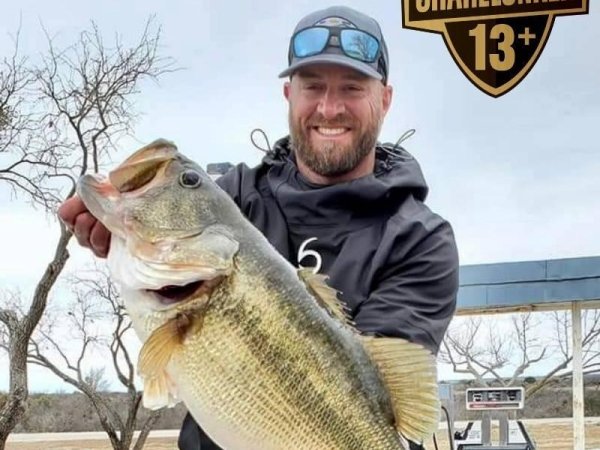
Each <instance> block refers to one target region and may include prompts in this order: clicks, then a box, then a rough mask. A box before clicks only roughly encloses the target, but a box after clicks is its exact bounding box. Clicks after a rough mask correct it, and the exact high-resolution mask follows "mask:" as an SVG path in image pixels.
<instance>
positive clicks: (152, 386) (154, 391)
mask: <svg viewBox="0 0 600 450" xmlns="http://www.w3.org/2000/svg"><path fill="white" fill-rule="evenodd" d="M142 399H143V404H144V407H145V408H148V409H151V410H156V409H160V408H164V407H165V406H167V407H169V408H170V407H172V406H175V405H176V404H177V403H178V402H179V400H177V394H176V388H175V385H174V384H173V382H172V380H171V378H170V377H169V375H168V374H167V373H166V372H164V371H163V372H162V373H160V374H158V375H156V376H153V377H150V378H147V379H145V380H144V394H143V397H142Z"/></svg>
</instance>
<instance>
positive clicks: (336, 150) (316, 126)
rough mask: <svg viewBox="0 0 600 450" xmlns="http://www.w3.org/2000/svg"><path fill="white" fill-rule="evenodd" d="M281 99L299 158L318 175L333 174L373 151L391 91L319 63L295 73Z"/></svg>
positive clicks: (343, 69)
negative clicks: (287, 105)
mask: <svg viewBox="0 0 600 450" xmlns="http://www.w3.org/2000/svg"><path fill="white" fill-rule="evenodd" d="M284 95H285V97H286V99H287V100H288V102H289V125H290V135H291V138H292V146H293V148H294V151H295V152H296V154H297V157H298V158H300V159H301V160H302V161H303V162H304V163H305V164H306V165H307V166H308V167H309V168H310V169H311V170H313V171H314V172H316V173H318V174H319V175H323V176H334V175H341V174H344V173H347V172H349V171H350V170H352V169H354V168H355V167H356V166H357V165H358V163H359V162H360V161H362V160H363V159H364V158H365V156H366V155H367V154H369V152H371V151H372V150H373V149H374V147H375V143H376V142H377V137H378V135H379V131H380V129H381V124H382V122H383V118H384V117H385V114H386V113H387V111H388V109H389V106H390V103H391V97H392V89H391V86H384V85H383V84H382V83H381V82H380V81H378V80H376V79H374V78H371V77H368V76H366V75H363V74H361V73H359V72H357V71H355V70H352V69H350V68H347V67H343V66H339V65H333V64H323V65H314V66H309V67H307V68H304V69H300V70H298V72H296V73H294V75H293V76H292V78H291V81H290V82H287V83H285V85H284Z"/></svg>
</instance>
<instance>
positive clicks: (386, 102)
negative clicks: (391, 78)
mask: <svg viewBox="0 0 600 450" xmlns="http://www.w3.org/2000/svg"><path fill="white" fill-rule="evenodd" d="M393 93H394V89H393V88H392V86H390V85H389V84H386V85H385V86H383V93H382V103H383V113H384V114H386V113H387V112H388V110H389V109H390V106H391V105H392V95H393Z"/></svg>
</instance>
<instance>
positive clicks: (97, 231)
mask: <svg viewBox="0 0 600 450" xmlns="http://www.w3.org/2000/svg"><path fill="white" fill-rule="evenodd" d="M90 243H91V245H92V250H93V251H94V253H95V255H96V256H99V257H100V258H106V255H108V247H109V245H110V231H108V229H107V228H106V227H105V226H104V225H103V224H102V222H100V221H97V222H96V223H95V224H94V226H93V228H92V231H91V233H90Z"/></svg>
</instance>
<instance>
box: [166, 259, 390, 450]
mask: <svg viewBox="0 0 600 450" xmlns="http://www.w3.org/2000/svg"><path fill="white" fill-rule="evenodd" d="M243 259H244V254H243V249H241V251H240V260H243ZM237 264H238V271H237V272H236V274H235V275H234V276H232V277H231V278H230V279H229V280H228V282H227V283H224V284H223V285H222V286H221V287H219V288H218V289H216V290H215V292H214V293H213V298H212V300H211V306H210V307H209V310H208V311H207V313H206V317H205V319H204V324H203V333H202V336H205V337H197V338H193V339H192V340H190V341H189V342H187V343H186V347H187V348H189V349H190V350H189V351H186V350H184V351H183V352H181V354H180V355H179V356H177V358H176V359H175V361H173V370H174V371H176V372H177V373H178V374H179V373H181V374H197V376H193V375H192V377H191V378H190V379H189V380H188V382H187V383H186V382H184V383H182V384H183V385H185V386H190V387H191V389H190V390H191V391H192V392H193V393H195V394H194V395H195V400H196V401H197V402H198V403H197V404H196V405H195V406H197V409H198V410H203V409H204V410H207V411H212V414H213V415H214V414H216V415H217V416H220V415H223V416H222V417H223V420H224V421H226V422H231V423H233V424H235V426H237V427H238V430H241V429H243V430H246V433H247V435H246V436H244V437H243V438H242V441H243V442H244V443H245V445H246V447H244V448H248V449H251V448H253V447H251V446H250V442H251V440H253V439H255V438H256V441H255V442H256V445H257V447H256V448H257V449H258V448H264V442H265V440H266V439H267V438H269V441H277V444H276V445H275V446H274V447H273V449H287V448H290V449H291V448H294V449H298V450H301V449H306V450H309V449H310V450H313V449H324V448H327V449H332V450H334V449H340V450H342V449H344V450H353V449H356V450H358V449H365V448H369V449H373V450H379V449H380V450H388V449H390V450H391V449H398V448H401V447H400V446H399V445H400V444H399V439H398V436H397V432H396V431H395V430H394V429H393V427H392V426H391V425H390V423H389V418H388V417H385V416H384V414H383V411H381V412H379V413H378V416H380V418H379V422H378V423H369V422H368V421H366V420H365V418H367V417H373V415H374V411H373V409H374V405H373V402H372V400H371V399H370V398H369V397H368V396H369V393H368V392H364V387H363V386H360V385H358V383H357V382H356V378H355V377H354V374H351V373H350V374H349V375H350V376H348V377H347V379H346V380H343V381H345V383H344V384H341V383H340V380H339V376H337V375H335V376H334V375H333V374H338V373H339V371H340V370H345V371H347V370H348V368H351V367H353V366H354V365H355V364H356V362H355V357H353V355H345V354H344V351H343V350H342V349H340V348H339V344H338V343H337V341H336V340H335V339H332V336H331V335H330V334H328V333H326V332H323V329H324V328H323V324H322V323H319V322H322V321H327V322H332V320H331V319H330V318H328V317H327V316H323V315H315V314H314V313H313V314H311V312H312V311H314V310H312V309H309V308H302V306H303V305H304V303H303V302H295V301H294V300H293V299H297V298H301V295H304V296H307V295H308V294H307V293H306V292H301V291H302V289H299V288H298V287H297V286H296V288H295V289H292V288H289V287H287V286H285V285H284V284H283V283H282V281H281V279H279V280H278V283H275V282H272V283H268V282H267V280H266V279H265V278H263V277H261V278H259V277H256V276H253V275H246V274H245V273H244V270H243V267H244V263H241V262H240V261H239V260H238V263H237ZM255 264H256V263H255ZM257 266H258V271H260V268H259V267H260V265H259V264H257ZM257 280H259V281H263V282H261V283H257ZM302 309H304V311H302ZM330 326H332V327H336V326H338V325H337V324H335V323H330ZM213 328H214V330H215V331H213ZM325 329H326V328H325ZM328 350H329V351H328ZM279 361H292V362H294V361H298V362H300V364H287V365H282V364H280V363H278V362H279ZM223 374H228V375H227V377H224V376H223ZM329 374H331V375H329ZM328 375H329V376H328ZM240 380H242V382H240ZM192 401H193V400H192ZM188 402H189V401H188ZM376 416H377V415H376ZM213 419H214V418H213ZM310 424H317V425H318V424H327V428H322V429H321V428H319V427H318V426H317V425H312V426H311V425H310ZM332 424H337V425H332ZM207 429H208V430H210V429H209V428H207ZM228 434H230V435H234V433H233V432H232V433H228ZM274 436H277V438H276V439H274V438H273V437H274ZM298 436H302V439H303V441H302V442H299V441H298V440H297V439H298ZM325 443H326V446H324V444H325Z"/></svg>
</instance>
